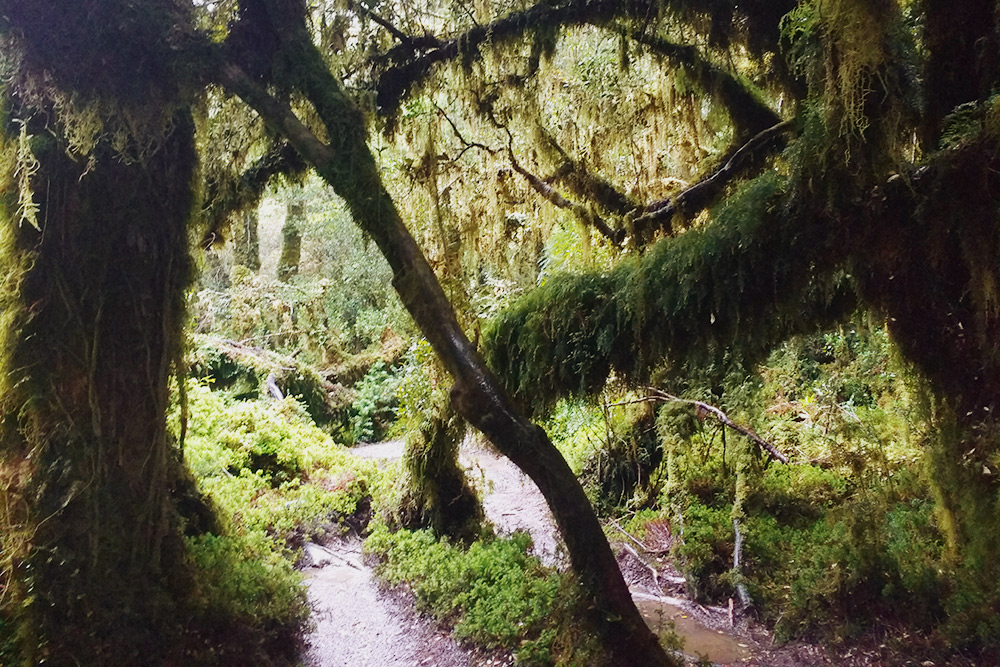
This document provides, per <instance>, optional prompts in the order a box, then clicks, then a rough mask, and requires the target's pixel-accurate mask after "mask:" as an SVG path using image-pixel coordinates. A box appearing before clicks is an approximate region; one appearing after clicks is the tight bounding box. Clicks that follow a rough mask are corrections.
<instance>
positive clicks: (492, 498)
mask: <svg viewBox="0 0 1000 667" xmlns="http://www.w3.org/2000/svg"><path fill="white" fill-rule="evenodd" d="M353 452H354V453H355V455H357V456H360V457H363V458H371V459H379V460H386V461H391V460H397V459H399V458H400V457H401V456H402V453H403V444H402V443H401V442H388V443H379V444H375V445H366V446H363V447H356V448H355V449H354V450H353ZM460 461H461V463H462V465H463V466H464V467H465V468H466V471H467V474H468V476H469V478H470V479H471V480H472V481H473V482H474V483H475V484H476V485H477V486H478V487H479V489H480V491H481V492H482V495H483V498H484V500H483V506H484V509H485V511H486V515H487V517H488V518H489V520H490V521H491V522H492V523H493V525H494V526H495V527H496V529H497V532H498V533H500V534H506V533H511V532H514V531H517V530H526V531H528V532H529V533H530V534H531V537H532V540H533V542H534V546H533V551H534V553H535V555H537V556H538V557H539V558H540V559H541V560H542V561H543V562H544V563H545V564H547V565H551V566H555V567H560V568H561V567H566V564H567V558H566V554H565V547H564V546H563V545H562V540H561V539H560V538H559V536H558V531H557V530H556V527H555V523H554V521H553V519H552V516H551V514H550V513H549V510H548V507H547V506H546V504H545V501H544V499H543V498H542V495H541V493H540V492H539V491H538V488H537V487H536V486H535V485H534V483H533V482H531V481H530V480H529V479H528V478H527V477H526V476H525V475H524V474H523V473H522V472H521V471H520V470H518V469H517V468H516V467H515V466H514V465H513V464H512V463H510V462H509V461H508V460H507V459H505V458H502V457H500V456H497V455H496V454H494V453H493V452H492V451H489V450H488V449H486V448H483V447H480V446H475V445H470V444H468V443H466V444H465V445H463V447H462V450H461V454H460ZM619 563H620V565H621V566H622V572H623V574H624V575H625V579H626V581H627V582H628V583H629V587H630V589H631V590H632V594H633V598H634V599H635V600H636V604H637V606H638V607H639V609H640V611H641V612H642V614H643V616H644V617H645V618H646V620H647V622H648V623H649V625H650V627H652V628H653V629H654V630H655V631H658V632H659V631H663V630H664V629H665V628H666V627H667V625H668V624H669V623H671V622H672V623H673V624H674V625H675V627H676V630H677V632H678V634H680V635H681V636H682V638H683V639H684V641H685V648H684V654H685V656H686V657H688V658H689V659H690V661H689V662H690V663H691V664H693V662H694V660H696V659H697V658H698V657H699V656H704V657H705V658H707V659H708V660H709V661H710V662H711V663H713V664H719V665H735V664H738V665H768V666H774V667H798V666H800V665H832V664H864V663H854V662H836V661H831V660H830V659H829V658H827V657H826V656H825V655H824V654H823V652H822V651H820V650H819V649H817V648H816V647H812V646H808V645H799V646H790V647H783V648H779V649H773V648H770V647H768V646H766V644H767V643H769V641H768V640H769V639H770V638H769V636H768V635H767V634H766V633H765V632H764V631H763V630H761V629H760V628H747V627H745V626H743V627H742V628H732V627H730V616H729V611H728V609H725V608H720V607H705V606H702V605H698V604H695V603H693V602H691V601H690V600H688V599H686V598H685V597H684V584H683V578H681V577H679V575H678V573H677V572H676V571H674V570H672V569H671V568H670V566H669V563H665V562H650V561H649V560H647V559H646V558H644V557H642V556H640V555H639V554H638V553H637V552H636V551H635V549H630V548H625V547H623V548H622V549H621V551H620V556H619ZM653 570H657V571H658V573H657V575H655V576H654V575H653ZM304 571H305V572H306V575H307V584H308V587H309V598H310V601H311V603H312V606H313V610H314V614H313V617H314V621H315V623H316V628H315V630H314V631H313V632H312V633H311V634H310V635H309V637H308V638H307V642H308V645H309V648H308V650H307V652H306V653H305V655H304V656H303V663H304V664H305V665H306V666H307V667H355V666H357V667H368V666H370V667H393V666H404V665H406V666H418V665H434V666H440V667H453V666H463V667H464V666H466V665H469V666H476V667H478V666H480V665H482V666H486V665H507V664H510V659H509V657H498V656H484V655H481V654H478V653H476V652H475V651H471V650H469V649H467V648H465V647H463V646H461V645H459V644H458V643H457V642H455V640H453V639H452V638H451V637H450V635H448V634H447V633H444V632H442V631H440V630H438V629H437V627H436V626H435V625H434V623H433V622H431V621H429V620H428V619H426V618H423V617H422V616H420V615H419V614H418V613H417V612H416V611H415V610H414V608H413V602H412V596H409V595H408V594H405V593H393V592H386V591H383V590H381V589H380V588H379V586H378V583H377V582H376V581H375V580H374V578H373V575H372V572H371V568H369V567H368V566H367V565H366V564H365V563H364V562H363V561H362V559H361V549H360V544H359V543H358V542H357V540H354V541H345V542H336V543H333V544H328V545H325V546H323V547H321V546H318V545H309V546H308V547H307V567H305V568H304ZM751 635H753V637H754V639H756V640H757V641H754V640H753V639H751V638H750V637H751ZM762 642H763V643H762Z"/></svg>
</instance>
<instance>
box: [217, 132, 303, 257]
mask: <svg viewBox="0 0 1000 667" xmlns="http://www.w3.org/2000/svg"><path fill="white" fill-rule="evenodd" d="M306 169H308V165H307V164H306V163H305V162H304V161H303V160H302V157H301V156H300V155H299V153H298V152H297V151H296V150H295V149H294V148H292V146H291V144H289V143H288V142H287V141H282V142H280V143H278V144H276V145H274V146H272V147H271V150H269V151H268V152H267V153H266V154H264V155H263V156H262V157H260V158H259V159H257V160H256V161H255V162H254V163H253V164H252V165H250V167H248V168H247V170H246V171H244V172H243V173H242V174H241V175H240V176H239V177H237V178H235V179H226V180H225V181H223V182H217V183H215V184H213V185H212V186H210V188H209V191H208V193H207V194H206V196H205V201H206V202H207V206H206V207H205V209H204V210H203V212H202V216H203V219H204V220H205V223H206V231H205V236H206V238H208V237H214V236H215V235H216V234H217V233H218V231H219V230H220V229H221V228H222V227H223V226H224V225H225V223H226V220H227V219H228V218H229V216H230V215H232V214H233V213H235V212H236V211H240V210H244V209H246V208H248V207H250V206H253V205H254V204H256V203H257V202H258V201H260V198H261V197H262V196H263V194H264V190H265V189H266V188H267V186H268V185H269V184H270V183H271V182H272V181H273V180H274V179H275V178H277V177H278V176H288V177H295V176H299V175H301V174H303V173H305V171H306Z"/></svg>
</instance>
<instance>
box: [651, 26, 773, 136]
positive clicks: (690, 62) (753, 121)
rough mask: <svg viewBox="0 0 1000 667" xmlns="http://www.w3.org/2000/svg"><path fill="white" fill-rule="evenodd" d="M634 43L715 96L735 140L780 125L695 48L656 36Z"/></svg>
mask: <svg viewBox="0 0 1000 667" xmlns="http://www.w3.org/2000/svg"><path fill="white" fill-rule="evenodd" d="M634 37H635V40H636V41H637V42H639V43H640V44H642V45H644V46H645V47H647V48H648V49H649V50H650V51H652V52H653V53H655V54H656V55H658V56H661V57H663V58H665V59H666V60H668V61H669V62H670V64H671V65H672V66H673V67H675V68H678V69H683V70H684V72H686V73H687V74H688V75H690V76H691V77H692V78H693V79H694V80H695V81H697V82H698V85H699V86H701V88H702V90H704V91H705V92H706V93H707V94H709V95H711V96H713V97H715V98H716V99H717V100H718V101H719V103H720V104H722V105H723V106H724V107H726V109H727V110H728V112H729V117H730V118H731V119H732V121H733V125H734V126H735V129H736V139H737V140H740V139H741V138H742V139H745V138H747V137H751V136H753V135H755V134H757V133H758V132H760V131H762V130H764V129H765V128H768V127H771V126H772V125H776V124H777V123H779V122H781V118H780V117H779V116H778V114H777V112H775V111H774V110H773V109H771V108H770V107H769V106H767V105H766V104H764V103H763V102H762V101H761V100H760V99H759V98H758V97H757V96H756V95H755V94H754V93H753V91H752V90H751V89H750V88H749V87H747V86H746V85H745V84H744V83H743V82H741V81H740V80H739V79H738V78H737V77H736V76H734V75H733V74H732V73H731V72H729V71H727V70H725V69H723V68H722V67H719V66H718V65H715V64H713V63H711V62H709V61H708V60H706V59H705V57H704V56H703V55H702V54H701V53H700V52H699V50H698V49H697V48H695V47H694V46H690V45H688V44H676V43H674V42H671V41H668V40H666V39H664V38H662V37H659V36H657V35H647V34H644V33H639V34H636V35H634Z"/></svg>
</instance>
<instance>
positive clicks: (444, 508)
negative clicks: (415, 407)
mask: <svg viewBox="0 0 1000 667" xmlns="http://www.w3.org/2000/svg"><path fill="white" fill-rule="evenodd" d="M441 398H442V400H440V401H438V402H437V404H436V405H435V406H434V407H433V408H432V410H431V414H429V415H427V416H426V417H425V419H424V422H423V423H422V424H420V428H419V429H417V431H416V432H413V433H411V434H410V435H409V437H408V438H407V440H406V453H405V454H404V456H403V463H404V466H405V468H406V480H405V484H406V487H405V489H404V491H403V497H402V499H401V501H400V504H399V509H398V512H397V517H398V520H399V523H400V524H402V526H403V527H404V528H409V529H411V530H414V529H418V528H431V529H432V530H434V532H435V533H437V534H438V535H446V536H448V537H451V538H454V539H458V540H463V541H467V542H471V541H472V540H473V539H475V538H476V537H478V536H479V531H480V528H481V527H482V523H483V518H484V516H483V508H482V505H481V504H480V502H479V498H478V497H477V496H476V492H475V491H474V490H473V489H472V487H471V486H470V485H469V481H468V479H466V477H465V472H464V471H463V470H462V467H461V466H460V465H459V463H458V449H459V445H460V442H461V438H462V435H463V429H464V426H465V424H464V422H463V421H462V419H461V418H460V417H459V416H458V415H456V414H455V412H454V410H453V409H452V407H451V405H450V404H449V403H448V401H447V399H446V398H445V397H441Z"/></svg>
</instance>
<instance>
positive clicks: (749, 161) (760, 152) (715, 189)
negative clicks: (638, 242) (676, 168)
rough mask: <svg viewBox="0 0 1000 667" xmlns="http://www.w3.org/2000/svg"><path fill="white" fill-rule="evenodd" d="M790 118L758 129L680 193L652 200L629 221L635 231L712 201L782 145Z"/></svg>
mask: <svg viewBox="0 0 1000 667" xmlns="http://www.w3.org/2000/svg"><path fill="white" fill-rule="evenodd" d="M792 127H793V122H792V121H790V120H786V121H783V122H781V123H778V124H777V125H774V126H773V127H770V128H768V129H766V130H764V131H763V132H760V133H759V134H757V135H756V136H755V137H753V138H752V139H750V141H748V142H746V143H745V144H743V145H742V146H741V147H740V148H739V149H738V150H737V151H736V152H735V153H733V155H732V157H730V158H729V159H728V160H727V161H726V163H725V164H724V165H722V167H720V168H719V169H718V170H716V171H715V172H713V173H712V174H710V175H709V176H707V177H706V178H703V179H702V180H700V181H698V182H697V183H695V184H694V185H692V186H691V187H689V188H686V189H685V190H683V191H682V192H681V193H680V194H678V195H676V196H674V197H671V198H669V199H664V200H663V201H659V202H655V203H653V204H651V205H649V206H648V207H647V208H646V212H645V213H643V214H642V215H640V216H638V217H637V218H635V219H634V220H633V221H632V224H633V227H634V229H635V231H636V233H637V234H640V235H644V234H646V233H648V232H649V231H650V230H652V229H655V228H657V227H663V226H664V225H665V223H669V222H670V221H671V220H672V219H673V216H674V214H675V213H681V214H683V215H686V216H691V215H693V214H694V213H696V212H698V211H701V210H702V209H704V208H706V207H708V206H710V205H711V203H712V202H713V201H714V200H715V197H716V196H718V194H719V193H720V192H721V191H722V189H723V188H724V187H725V186H726V185H728V184H729V183H730V182H731V181H732V180H733V179H734V178H735V177H736V176H739V175H742V174H744V173H745V172H746V171H747V170H748V169H752V168H753V167H754V166H756V165H757V164H759V163H760V161H761V160H762V159H763V158H764V157H765V156H767V155H769V154H770V153H771V152H773V151H775V150H778V149H779V148H781V147H782V146H783V145H784V140H783V138H782V135H784V133H785V132H787V131H788V130H790V129H792Z"/></svg>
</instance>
